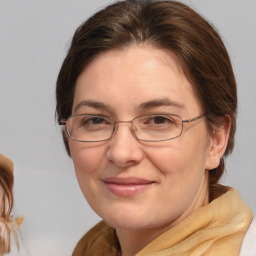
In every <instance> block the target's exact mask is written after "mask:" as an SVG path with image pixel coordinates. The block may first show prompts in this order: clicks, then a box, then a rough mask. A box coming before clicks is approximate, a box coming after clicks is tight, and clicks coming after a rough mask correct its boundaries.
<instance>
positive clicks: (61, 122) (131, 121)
mask: <svg viewBox="0 0 256 256" xmlns="http://www.w3.org/2000/svg"><path fill="white" fill-rule="evenodd" d="M158 115H159V116H168V115H169V116H176V117H179V118H180V119H181V123H182V126H181V132H180V134H179V135H178V136H175V137H173V138H169V139H164V140H144V139H140V138H138V137H137V135H136V134H135V131H136V127H135V126H134V125H133V121H134V120H135V119H137V118H140V117H143V116H158ZM75 116H98V117H105V118H108V119H110V120H112V121H113V122H114V126H113V131H112V134H111V136H110V137H109V138H107V139H105V140H96V141H85V140H77V139H74V138H73V137H71V135H70V134H69V132H68V129H67V126H66V124H67V121H68V120H69V119H70V118H72V117H75ZM204 116H206V114H202V115H199V116H196V117H193V118H190V119H186V120H183V119H182V118H181V117H180V116H179V115H175V114H166V113H159V114H151V115H141V116H136V117H134V118H133V119H132V120H130V121H115V120H114V119H113V118H112V117H109V116H105V115H94V114H79V115H72V116H70V117H69V118H67V119H66V120H60V121H59V125H60V126H62V125H63V126H65V132H66V133H67V135H68V137H69V138H70V139H71V140H74V141H79V142H89V143H90V142H103V141H108V140H110V139H111V138H112V137H113V135H114V133H115V131H116V127H117V125H118V124H120V123H131V132H132V134H133V136H134V137H135V138H136V139H137V140H140V141H145V142H160V141H167V140H173V139H176V138H178V137H180V136H181V135H182V132H183V123H191V122H193V121H196V120H198V119H200V118H202V117H204Z"/></svg>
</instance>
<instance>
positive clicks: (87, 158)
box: [69, 141, 105, 175]
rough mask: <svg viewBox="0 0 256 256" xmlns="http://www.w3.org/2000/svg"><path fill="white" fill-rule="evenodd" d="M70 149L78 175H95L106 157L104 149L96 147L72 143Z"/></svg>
mask: <svg viewBox="0 0 256 256" xmlns="http://www.w3.org/2000/svg"><path fill="white" fill-rule="evenodd" d="M69 147H70V153H71V157H72V160H73V162H74V166H75V170H76V173H77V175H79V174H81V173H82V174H83V175H90V174H93V173H94V172H95V170H96V169H97V167H98V165H99V163H100V162H101V160H102V158H103V157H104V155H105V152H104V151H103V149H102V148H100V147H97V146H95V145H88V144H83V143H81V142H76V141H70V143H69Z"/></svg>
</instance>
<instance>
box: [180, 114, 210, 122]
mask: <svg viewBox="0 0 256 256" xmlns="http://www.w3.org/2000/svg"><path fill="white" fill-rule="evenodd" d="M205 115H206V114H203V115H200V116H197V117H194V118H190V119H187V120H182V122H184V123H190V122H193V121H196V120H198V119H200V118H202V117H203V116H205Z"/></svg>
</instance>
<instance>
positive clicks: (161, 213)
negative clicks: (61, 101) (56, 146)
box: [69, 46, 229, 256]
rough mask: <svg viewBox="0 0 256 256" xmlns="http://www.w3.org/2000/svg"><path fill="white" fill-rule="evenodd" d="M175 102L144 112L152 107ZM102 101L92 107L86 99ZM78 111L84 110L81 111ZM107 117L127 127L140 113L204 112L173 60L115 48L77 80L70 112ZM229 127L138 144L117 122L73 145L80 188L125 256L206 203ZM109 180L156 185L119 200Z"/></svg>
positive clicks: (194, 128) (196, 127) (148, 50)
mask: <svg viewBox="0 0 256 256" xmlns="http://www.w3.org/2000/svg"><path fill="white" fill-rule="evenodd" d="M162 99H165V100H166V99H168V100H169V101H171V102H174V104H171V105H162V106H152V104H151V107H149V106H148V107H146V108H145V107H144V108H141V107H140V106H141V104H143V103H145V102H149V101H159V100H162ZM85 100H87V101H93V102H100V103H103V104H105V105H106V106H107V108H102V107H99V106H100V104H98V105H95V104H94V106H87V105H83V104H80V103H81V102H83V101H85ZM78 105H80V106H79V107H77V106H78ZM82 113H90V114H104V115H107V116H110V117H112V118H114V119H115V120H122V121H127V120H131V119H133V118H134V117H136V116H139V115H142V114H156V113H173V114H177V115H180V116H181V117H182V119H189V118H193V117H195V116H198V115H201V114H203V110H202V109H201V106H200V103H199V102H198V99H197V98H196V96H195V94H194V92H193V89H192V85H191V84H190V83H189V81H188V80H187V78H186V77H185V75H184V73H183V72H182V69H181V68H180V65H179V62H178V60H177V58H176V56H175V55H174V54H172V53H170V52H166V51H163V50H159V49H156V48H153V47H150V46H130V47H128V48H125V49H118V50H111V51H107V52H105V53H103V54H102V55H100V56H98V57H97V58H96V59H94V60H93V61H92V62H91V63H90V64H89V65H88V66H87V67H86V69H85V70H84V71H83V72H82V73H81V74H80V76H79V77H78V80H77V84H76V89H75V95H74V104H73V114H82ZM228 128H229V127H225V129H224V128H223V129H218V130H216V131H215V132H214V133H213V135H212V136H210V135H209V133H208V130H207V126H206V120H205V118H201V119H199V120H197V121H195V122H192V123H188V124H184V129H183V134H182V135H181V136H180V137H178V138H176V139H174V140H169V141H164V142H141V141H138V140H137V139H136V138H135V137H134V136H133V134H132V132H131V129H130V125H129V124H125V123H124V124H119V126H118V130H117V132H116V133H115V134H114V136H113V137H112V139H111V140H109V141H107V142H97V143H95V142H94V143H84V142H76V141H72V140H69V145H70V151H71V157H72V159H73V161H74V166H75V170H76V175H77V179H78V182H79V185H80V188H81V190H82V192H83V194H84V196H85V198H86V199H87V201H88V203H89V204H90V206H91V207H92V209H93V210H94V211H95V212H96V213H97V214H98V215H99V216H101V217H102V218H103V219H104V220H105V221H106V222H107V223H108V224H109V225H111V226H113V227H114V228H116V231H117V235H118V238H119V241H120V244H121V248H122V252H123V255H125V256H126V255H127V256H129V255H134V254H136V253H137V252H138V251H139V250H141V249H142V248H143V247H144V246H145V245H147V244H148V243H149V242H151V241H152V240H153V239H155V238H156V237H157V236H159V235H160V234H161V233H163V232H164V231H166V230H168V229H169V228H170V227H172V226H174V225H176V224H177V223H179V222H180V221H181V220H182V219H184V218H185V217H186V216H188V215H189V214H190V213H191V212H193V211H194V210H196V209H197V208H199V207H201V206H203V205H205V204H207V203H208V172H207V170H209V169H213V168H216V167H217V166H218V164H219V159H220V157H221V156H222V154H223V153H224V150H225V147H226V141H227V137H228ZM109 177H115V178H116V177H117V178H131V177H132V178H140V179H143V180H146V181H149V182H151V183H152V184H151V185H149V186H148V187H147V188H146V189H144V190H143V191H142V192H140V193H137V194H135V195H132V196H118V195H116V194H114V193H113V192H111V191H110V190H109V189H108V188H107V187H106V184H105V183H104V182H103V181H102V180H104V179H106V178H109Z"/></svg>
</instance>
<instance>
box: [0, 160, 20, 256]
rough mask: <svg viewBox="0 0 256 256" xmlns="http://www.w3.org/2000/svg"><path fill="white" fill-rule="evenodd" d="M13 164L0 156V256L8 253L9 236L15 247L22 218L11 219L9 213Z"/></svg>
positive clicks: (11, 205)
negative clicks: (12, 239)
mask: <svg viewBox="0 0 256 256" xmlns="http://www.w3.org/2000/svg"><path fill="white" fill-rule="evenodd" d="M13 180H14V178H13V163H12V161H11V160H10V159H9V158H7V157H5V156H3V155H0V190H1V191H0V192H1V193H0V255H3V254H4V253H7V252H10V236H11V234H12V235H13V236H14V239H15V242H16V245H17V247H18V248H19V244H18V237H17V232H16V230H17V229H19V225H20V224H21V223H22V220H23V218H22V217H20V218H17V219H16V220H14V219H13V217H12V216H11V211H12V208H13V193H12V189H13Z"/></svg>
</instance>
